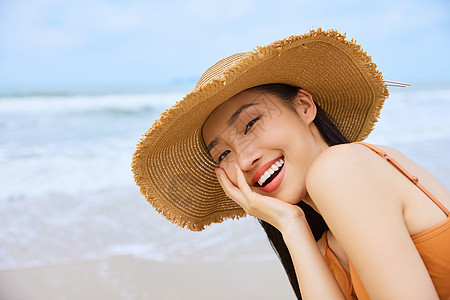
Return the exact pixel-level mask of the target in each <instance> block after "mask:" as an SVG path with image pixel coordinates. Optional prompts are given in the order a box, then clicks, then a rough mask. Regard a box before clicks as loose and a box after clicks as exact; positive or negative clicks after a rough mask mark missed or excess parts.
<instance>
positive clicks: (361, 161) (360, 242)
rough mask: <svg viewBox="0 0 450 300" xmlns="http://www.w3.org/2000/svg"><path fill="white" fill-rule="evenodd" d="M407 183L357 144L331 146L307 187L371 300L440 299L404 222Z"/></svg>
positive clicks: (311, 174)
mask: <svg viewBox="0 0 450 300" xmlns="http://www.w3.org/2000/svg"><path fill="white" fill-rule="evenodd" d="M405 184H406V183H405V179H404V178H403V177H402V175H401V174H400V173H398V171H397V170H396V169H395V168H392V166H390V165H389V164H387V163H386V162H385V161H384V160H383V159H381V158H380V157H378V156H376V155H373V153H372V152H371V151H370V150H367V149H365V148H363V147H361V146H359V145H344V146H336V147H331V148H330V149H328V150H327V151H325V152H324V153H322V154H321V155H320V156H319V158H318V159H317V160H316V161H315V162H314V164H313V165H312V166H311V168H310V170H309V173H308V177H307V189H308V192H309V195H310V196H311V198H312V199H313V201H314V203H315V204H316V205H317V207H318V208H319V210H320V212H321V214H322V216H323V217H324V219H325V220H326V222H327V224H328V226H329V227H330V229H331V231H332V232H333V234H334V236H335V237H336V239H337V240H338V242H339V243H340V245H341V246H342V248H343V249H344V251H345V252H346V254H347V256H348V258H349V260H350V261H351V262H352V264H353V266H354V267H355V269H356V271H357V272H358V275H359V277H360V279H361V281H362V282H363V284H364V287H365V289H366V291H367V293H368V295H369V296H370V299H408V300H411V299H438V296H437V294H436V290H435V288H434V286H433V283H432V281H431V278H430V276H429V274H428V272H427V270H426V267H425V265H424V263H423V261H422V259H421V257H420V255H419V253H418V252H417V249H416V247H415V246H414V243H413V242H412V240H411V237H410V235H409V232H408V230H407V228H406V225H405V222H404V219H403V198H402V195H403V193H402V190H401V188H404V187H405Z"/></svg>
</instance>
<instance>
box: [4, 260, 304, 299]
mask: <svg viewBox="0 0 450 300" xmlns="http://www.w3.org/2000/svg"><path fill="white" fill-rule="evenodd" d="M0 299H2V300H37V299H39V300H41V299H45V300H53V299H65V300H72V299H108V300H115V299H196V300H201V299H205V300H206V299H208V300H209V299H215V300H224V299H265V300H270V299H274V300H275V299H277V300H279V299H286V300H290V299H292V300H294V299H295V296H294V293H293V291H292V289H291V287H290V284H289V282H288V279H287V277H286V275H285V273H284V270H283V268H282V266H281V264H280V263H278V262H243V263H238V262H233V263H187V264H174V263H159V262H154V261H150V260H143V259H137V258H134V257H132V256H116V257H112V258H110V259H107V260H104V261H93V262H84V263H76V264H67V265H56V266H46V267H39V268H30V269H21V270H7V271H0Z"/></svg>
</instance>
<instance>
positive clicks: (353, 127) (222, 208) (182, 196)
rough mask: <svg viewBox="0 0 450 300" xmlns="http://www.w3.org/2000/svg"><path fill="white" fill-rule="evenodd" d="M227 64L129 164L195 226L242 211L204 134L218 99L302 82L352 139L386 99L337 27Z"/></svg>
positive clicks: (170, 113) (178, 219)
mask: <svg viewBox="0 0 450 300" xmlns="http://www.w3.org/2000/svg"><path fill="white" fill-rule="evenodd" d="M222 63H225V64H226V63H228V64H229V65H227V66H226V68H225V69H224V71H222V72H220V74H216V75H219V76H213V77H212V78H206V79H205V78H203V77H202V78H201V79H200V80H199V83H198V84H197V86H196V88H195V89H194V90H193V91H192V92H191V93H189V94H187V95H186V96H185V97H184V98H183V99H182V100H180V101H179V102H177V103H176V104H175V105H174V106H172V107H171V108H169V109H167V110H166V111H165V112H164V113H162V114H161V117H160V119H158V120H156V121H155V123H154V124H153V126H152V127H151V128H150V129H149V130H148V131H147V132H146V133H145V134H144V136H143V137H142V139H141V140H140V142H139V144H138V145H137V150H136V152H135V153H134V156H133V161H132V170H133V173H134V178H135V181H136V183H137V185H138V186H139V187H140V191H141V193H142V194H143V195H144V196H145V197H146V199H147V200H148V201H149V202H150V203H151V204H152V206H153V207H154V208H155V209H156V210H157V211H158V212H159V213H161V214H162V215H163V216H165V217H166V218H167V219H168V220H169V221H171V222H173V223H175V224H177V225H179V226H181V227H186V228H188V229H190V230H193V231H200V230H203V229H204V228H205V226H207V225H209V224H211V223H218V222H222V221H223V220H224V219H227V218H238V217H241V216H244V215H245V212H244V211H243V210H242V208H240V206H239V205H237V204H236V203H235V202H234V201H232V200H231V199H229V198H228V197H227V196H226V195H225V193H224V192H223V190H222V188H221V186H220V184H219V182H218V181H217V178H216V176H215V173H214V169H215V168H216V167H217V166H216V164H215V163H214V162H213V160H212V159H211V157H210V156H209V154H208V153H207V152H206V148H205V146H204V144H203V141H202V138H201V127H202V125H203V123H204V122H205V120H206V118H207V117H208V116H209V114H210V113H211V112H212V111H213V110H214V109H215V108H216V107H217V106H219V105H220V104H221V103H223V102H224V101H226V100H227V99H229V98H231V97H232V96H234V95H236V94H238V93H239V92H241V91H243V90H246V89H248V88H251V87H254V86H258V85H262V84H269V83H284V84H289V85H293V86H297V87H301V88H303V89H305V90H307V91H308V92H309V93H310V94H311V95H312V96H313V99H314V101H315V102H316V103H318V104H319V105H320V106H321V107H322V108H323V109H324V110H325V111H326V113H327V114H328V115H329V116H330V118H331V119H332V120H333V121H334V122H335V124H336V125H337V127H338V128H339V129H340V130H341V132H342V133H343V134H344V135H345V136H346V137H347V139H348V140H349V141H361V140H363V139H364V138H366V137H367V136H368V134H369V133H370V132H371V131H372V129H373V126H374V124H375V122H376V121H377V119H378V116H379V112H380V109H381V107H382V105H383V102H384V100H385V99H386V97H387V96H388V91H387V88H386V86H385V85H384V82H383V78H382V75H381V73H380V72H379V71H378V70H377V69H376V65H375V64H374V63H373V62H372V60H371V58H370V56H368V55H367V54H366V53H365V52H364V51H363V50H362V49H361V47H360V46H359V45H357V44H356V43H355V42H353V41H347V40H346V39H345V35H341V34H339V33H338V32H337V31H334V30H329V31H322V30H320V29H319V30H316V31H311V32H309V33H308V34H304V35H299V36H291V37H288V38H286V39H284V40H281V41H276V42H273V43H271V44H269V45H267V46H264V47H258V48H257V49H256V50H254V51H252V52H248V53H241V54H239V57H238V59H234V60H231V61H230V60H229V61H228V62H227V61H225V62H223V61H222ZM205 73H206V72H205Z"/></svg>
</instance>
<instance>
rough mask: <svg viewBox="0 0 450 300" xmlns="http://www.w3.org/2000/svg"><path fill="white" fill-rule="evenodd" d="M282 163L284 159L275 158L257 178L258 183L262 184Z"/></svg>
mask: <svg viewBox="0 0 450 300" xmlns="http://www.w3.org/2000/svg"><path fill="white" fill-rule="evenodd" d="M283 164H284V159H282V158H280V159H279V160H277V161H276V162H275V163H274V164H273V165H272V166H271V167H270V168H269V169H267V171H266V172H264V174H263V175H262V176H261V177H260V178H259V180H258V183H259V185H261V186H262V185H263V184H264V182H265V181H266V180H267V179H268V178H269V177H270V175H272V174H273V173H275V172H276V171H278V169H279V168H281V167H282V166H283Z"/></svg>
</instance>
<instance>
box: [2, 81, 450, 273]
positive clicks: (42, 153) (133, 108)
mask: <svg viewBox="0 0 450 300" xmlns="http://www.w3.org/2000/svg"><path fill="white" fill-rule="evenodd" d="M183 96H184V93H181V92H164V93H148V94H103V95H66V96H43V95H40V96H21V97H2V98H0V165H1V167H0V270H10V269H19V268H29V267H39V266H50V265H56V264H68V263H76V262H82V261H91V260H98V259H105V258H108V257H110V256H115V255H132V256H135V257H138V258H144V259H151V260H155V261H160V262H179V263H183V262H190V261H203V262H223V261H269V260H276V256H275V255H274V253H273V252H272V250H271V248H270V246H269V245H268V243H267V241H266V238H265V234H264V232H263V231H262V229H261V228H260V226H259V225H258V223H257V221H256V220H254V219H253V218H244V219H241V220H238V221H227V222H224V223H222V224H216V225H213V226H210V227H208V228H207V229H206V230H205V231H204V232H201V233H193V232H190V231H188V230H186V229H180V228H177V227H175V226H174V225H172V224H171V223H169V222H168V221H166V220H165V219H164V218H163V217H161V216H159V215H158V214H157V213H156V212H154V211H153V209H152V207H151V206H150V205H149V204H148V203H147V202H146V201H145V199H144V197H143V196H141V195H140V194H139V191H138V188H137V186H136V185H135V184H134V181H133V176H132V174H131V167H130V163H131V157H132V154H133V152H134V150H135V145H136V143H137V141H138V140H139V138H140V136H141V134H143V133H144V132H145V131H146V130H147V129H148V128H149V127H150V126H151V125H152V123H153V121H154V119H156V118H158V116H159V114H160V113H161V112H162V111H163V110H164V109H165V108H166V107H168V106H169V105H171V104H173V103H175V102H176V101H177V100H179V99H181V98H182V97H183ZM449 116H450V88H449V89H445V88H444V89H438V90H418V89H414V88H392V89H391V96H390V98H389V99H388V100H387V101H386V104H385V107H384V109H383V111H382V113H381V117H380V121H379V122H378V123H377V126H376V128H375V130H374V131H373V133H372V134H371V135H370V137H369V138H368V139H367V140H366V141H367V142H369V143H374V144H384V145H388V146H392V147H395V148H397V149H399V150H401V151H403V152H404V153H405V154H406V155H408V156H409V157H411V158H412V159H414V160H415V161H417V162H418V163H420V164H421V165H422V166H424V167H425V168H427V169H428V170H429V171H430V172H431V173H433V174H434V175H435V176H436V177H437V178H439V179H440V180H441V181H442V182H443V183H444V184H445V185H446V186H447V187H449V186H450V155H449V150H450V117H449Z"/></svg>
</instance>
